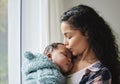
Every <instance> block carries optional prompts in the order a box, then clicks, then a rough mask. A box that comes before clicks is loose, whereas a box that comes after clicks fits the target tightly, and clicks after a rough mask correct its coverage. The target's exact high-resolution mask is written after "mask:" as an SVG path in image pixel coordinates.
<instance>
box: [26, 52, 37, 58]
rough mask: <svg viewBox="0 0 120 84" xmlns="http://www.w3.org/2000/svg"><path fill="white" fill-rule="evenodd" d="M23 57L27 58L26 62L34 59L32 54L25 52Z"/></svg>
mask: <svg viewBox="0 0 120 84" xmlns="http://www.w3.org/2000/svg"><path fill="white" fill-rule="evenodd" d="M24 56H25V58H27V59H28V60H32V59H34V58H35V57H36V56H35V55H34V54H33V53H31V52H30V51H26V52H25V53H24Z"/></svg>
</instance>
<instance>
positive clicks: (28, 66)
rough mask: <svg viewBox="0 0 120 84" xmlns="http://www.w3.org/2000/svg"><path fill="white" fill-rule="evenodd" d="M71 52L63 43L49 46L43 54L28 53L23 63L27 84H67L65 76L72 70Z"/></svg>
mask: <svg viewBox="0 0 120 84" xmlns="http://www.w3.org/2000/svg"><path fill="white" fill-rule="evenodd" d="M71 56H72V55H71V52H70V51H69V50H68V49H67V48H66V47H65V45H64V44H62V43H52V44H50V45H48V46H47V47H46V48H45V50H44V55H43V54H40V53H38V54H33V53H31V52H26V53H25V57H26V58H27V61H26V62H25V63H23V74H25V84H66V78H65V75H66V74H67V73H68V72H69V71H70V70H71V68H72V62H71Z"/></svg>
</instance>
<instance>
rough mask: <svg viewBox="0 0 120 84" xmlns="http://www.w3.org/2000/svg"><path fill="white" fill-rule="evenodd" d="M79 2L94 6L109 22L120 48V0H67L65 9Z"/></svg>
mask: <svg viewBox="0 0 120 84" xmlns="http://www.w3.org/2000/svg"><path fill="white" fill-rule="evenodd" d="M68 3H69V4H68ZM66 4H67V5H66ZM78 4H86V5H88V6H91V7H93V8H94V9H95V10H96V11H97V12H98V13H99V14H100V15H101V16H102V17H103V18H104V19H105V20H106V21H107V22H108V23H109V25H110V26H111V28H112V29H113V30H114V34H115V35H116V38H117V42H118V45H119V48H120V33H119V31H120V10H119V8H120V0H65V2H64V8H65V11H66V10H68V9H69V8H71V7H72V6H75V5H78Z"/></svg>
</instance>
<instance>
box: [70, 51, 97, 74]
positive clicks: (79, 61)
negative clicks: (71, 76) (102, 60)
mask: <svg viewBox="0 0 120 84" xmlns="http://www.w3.org/2000/svg"><path fill="white" fill-rule="evenodd" d="M96 61H98V59H97V57H96V56H95V54H94V52H93V51H92V49H86V50H85V51H84V52H83V54H82V55H79V56H77V57H76V58H75V59H74V60H73V65H74V66H73V69H72V70H71V73H75V72H77V71H79V70H81V69H83V68H85V67H88V66H89V65H91V64H93V63H94V62H96Z"/></svg>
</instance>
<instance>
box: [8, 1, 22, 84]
mask: <svg viewBox="0 0 120 84" xmlns="http://www.w3.org/2000/svg"><path fill="white" fill-rule="evenodd" d="M21 2H22V0H8V82H9V84H21V81H22V80H21V63H22V62H21V53H22V50H21V49H22V48H21V45H22V42H21V41H22V38H21V34H22V28H21V27H22V26H21V25H22V24H21V21H22V20H21V19H22V18H21V16H22V13H21V12H22V10H21V7H22V6H21V5H22V4H21Z"/></svg>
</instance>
